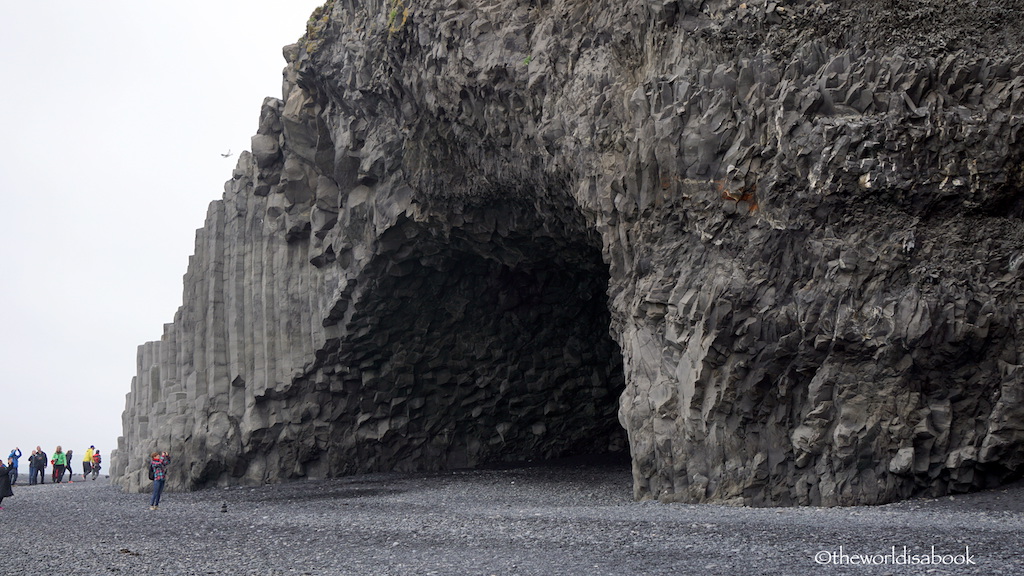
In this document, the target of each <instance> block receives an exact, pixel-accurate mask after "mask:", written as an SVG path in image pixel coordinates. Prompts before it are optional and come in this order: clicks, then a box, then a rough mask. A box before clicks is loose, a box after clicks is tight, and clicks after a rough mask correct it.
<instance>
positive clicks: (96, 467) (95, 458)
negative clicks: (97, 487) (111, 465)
mask: <svg viewBox="0 0 1024 576" xmlns="http://www.w3.org/2000/svg"><path fill="white" fill-rule="evenodd" d="M101 462H103V457H101V456H100V451H99V450H96V451H95V452H93V454H92V479H93V480H95V479H96V477H97V476H99V475H100V468H102V466H100V463H101Z"/></svg>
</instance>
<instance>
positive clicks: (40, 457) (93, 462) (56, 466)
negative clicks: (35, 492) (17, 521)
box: [0, 446, 171, 510]
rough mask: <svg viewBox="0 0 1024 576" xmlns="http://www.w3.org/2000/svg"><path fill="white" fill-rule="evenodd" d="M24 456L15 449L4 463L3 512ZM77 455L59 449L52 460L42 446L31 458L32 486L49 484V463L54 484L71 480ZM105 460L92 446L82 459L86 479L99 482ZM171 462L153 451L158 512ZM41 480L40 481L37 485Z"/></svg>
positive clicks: (0, 476) (0, 477)
mask: <svg viewBox="0 0 1024 576" xmlns="http://www.w3.org/2000/svg"><path fill="white" fill-rule="evenodd" d="M21 457H22V452H21V449H20V448H15V449H14V450H11V454H10V455H9V456H8V457H7V463H6V465H5V464H4V462H3V461H0V510H3V509H4V508H3V501H4V498H7V497H9V496H14V491H13V490H12V488H11V487H12V486H13V485H14V484H17V482H18V461H19V460H20V459H21ZM72 458H73V452H72V451H71V450H68V451H67V452H64V450H63V448H61V447H60V446H57V448H56V449H54V451H53V455H52V457H50V458H48V457H47V455H46V452H44V451H43V449H42V447H41V446H36V449H35V450H33V451H32V454H31V455H30V456H29V484H37V483H38V484H45V483H46V482H45V480H44V478H45V472H46V465H47V463H49V464H51V465H52V466H53V476H52V477H53V482H54V483H56V484H59V483H61V482H63V481H64V474H65V473H67V474H68V481H69V482H70V481H72V480H71V478H72V477H73V476H74V473H73V472H72V470H71V462H72ZM102 462H103V458H102V456H101V455H100V451H99V450H97V449H96V447H95V446H89V449H88V450H86V452H85V458H84V459H83V460H82V479H83V480H85V479H86V478H88V477H89V476H90V475H92V479H93V480H95V479H96V477H97V476H99V473H100V469H101V468H102V466H101V463H102ZM170 463H171V456H170V455H169V454H168V453H167V452H153V453H152V454H150V458H149V479H150V480H152V481H153V494H152V496H151V497H150V499H149V509H150V510H157V509H159V506H160V497H161V496H162V495H163V491H164V485H166V483H167V466H168V465H169V464H170ZM37 479H38V482H37Z"/></svg>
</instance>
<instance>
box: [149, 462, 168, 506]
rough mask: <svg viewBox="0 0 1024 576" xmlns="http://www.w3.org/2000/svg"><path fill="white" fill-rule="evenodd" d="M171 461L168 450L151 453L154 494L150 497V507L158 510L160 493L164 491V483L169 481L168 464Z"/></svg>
mask: <svg viewBox="0 0 1024 576" xmlns="http://www.w3.org/2000/svg"><path fill="white" fill-rule="evenodd" d="M170 463H171V457H170V456H169V455H168V454H167V452H153V454H151V455H150V460H149V470H150V472H152V474H151V476H152V478H153V496H152V498H150V499H149V509H150V510H157V507H158V506H160V495H161V494H162V493H163V491H164V483H165V482H166V481H167V465H168V464H170Z"/></svg>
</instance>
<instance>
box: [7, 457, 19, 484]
mask: <svg viewBox="0 0 1024 576" xmlns="http://www.w3.org/2000/svg"><path fill="white" fill-rule="evenodd" d="M8 458H9V459H10V463H11V464H10V466H8V468H9V469H10V471H9V474H10V476H11V486H14V485H15V484H17V483H18V458H21V448H15V449H14V450H11V455H10V456H8Z"/></svg>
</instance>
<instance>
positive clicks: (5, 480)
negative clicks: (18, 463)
mask: <svg viewBox="0 0 1024 576" xmlns="http://www.w3.org/2000/svg"><path fill="white" fill-rule="evenodd" d="M8 496H14V490H11V476H10V473H9V472H8V470H7V465H5V464H4V463H3V462H2V461H0V510H3V509H4V507H3V506H2V504H3V503H4V498H7V497H8Z"/></svg>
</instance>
